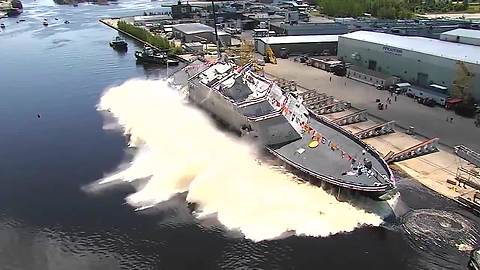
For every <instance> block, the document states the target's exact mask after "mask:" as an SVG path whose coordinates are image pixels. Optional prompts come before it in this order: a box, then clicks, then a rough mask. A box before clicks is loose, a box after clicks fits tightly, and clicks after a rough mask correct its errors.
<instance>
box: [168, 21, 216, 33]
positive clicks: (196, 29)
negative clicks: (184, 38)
mask: <svg viewBox="0 0 480 270" xmlns="http://www.w3.org/2000/svg"><path fill="white" fill-rule="evenodd" d="M172 28H173V29H176V30H177V31H180V32H183V33H185V34H187V35H189V34H197V33H204V32H214V31H215V29H213V27H210V26H208V25H205V24H201V23H181V24H175V25H172Z"/></svg>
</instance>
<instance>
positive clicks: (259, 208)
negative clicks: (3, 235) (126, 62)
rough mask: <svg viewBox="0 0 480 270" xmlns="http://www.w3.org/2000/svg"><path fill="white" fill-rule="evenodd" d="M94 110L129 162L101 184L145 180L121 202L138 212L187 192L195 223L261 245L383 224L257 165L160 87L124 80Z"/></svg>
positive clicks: (246, 149) (248, 152)
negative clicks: (119, 138) (117, 136)
mask: <svg viewBox="0 0 480 270" xmlns="http://www.w3.org/2000/svg"><path fill="white" fill-rule="evenodd" d="M98 110H99V111H108V112H109V114H111V116H113V117H114V118H115V119H116V121H118V125H113V126H112V125H108V126H109V128H115V127H117V128H121V130H122V131H123V133H124V134H125V135H128V138H129V144H128V146H129V147H130V148H135V149H136V152H135V156H134V158H133V160H132V161H131V162H130V163H129V164H128V165H127V166H123V167H121V168H120V169H119V170H118V171H117V172H116V173H113V174H111V175H109V176H106V177H104V178H103V179H100V180H99V181H97V182H96V183H95V184H93V187H99V186H102V185H105V184H106V183H119V182H133V183H135V182H137V181H138V180H141V179H144V180H145V179H147V180H146V183H144V184H143V185H142V186H138V185H137V186H136V188H137V191H136V192H135V193H133V194H131V195H130V196H128V197H127V198H126V200H127V202H128V203H129V204H130V205H132V206H133V207H135V208H137V209H145V208H148V207H151V206H154V205H156V204H158V203H161V202H165V201H167V200H169V199H170V198H172V197H173V196H175V195H176V194H178V193H182V192H186V193H187V197H186V199H187V201H188V202H192V203H196V204H197V205H198V207H199V210H200V211H199V212H200V214H199V215H198V218H200V219H202V217H206V216H211V215H215V216H216V217H217V218H218V221H219V222H220V223H222V224H223V225H224V226H225V227H227V228H229V229H233V230H238V231H240V232H241V233H242V234H244V235H245V237H247V238H250V239H252V240H256V241H260V240H264V239H272V238H275V237H279V236H280V235H282V234H283V233H285V232H288V231H290V232H291V231H293V232H295V234H297V235H308V236H328V235H331V234H336V233H339V232H346V231H352V230H354V229H355V228H356V227H358V226H361V225H373V226H378V225H380V223H381V222H382V219H381V218H380V217H379V216H378V215H375V214H372V213H367V212H365V211H364V210H361V209H357V208H355V207H354V206H352V205H350V204H348V203H345V202H339V201H337V200H336V199H335V198H334V197H333V196H331V195H330V194H328V193H326V192H325V191H323V190H322V189H321V188H318V187H314V186H311V185H309V184H306V183H303V182H299V181H295V176H293V175H292V174H290V173H287V172H285V171H282V170H278V169H275V168H274V167H273V166H272V165H268V164H266V163H259V162H257V161H256V158H257V154H256V152H255V149H254V148H253V147H251V146H249V145H247V144H246V143H245V142H242V141H241V140H240V139H238V138H234V137H231V136H228V135H227V134H225V133H223V132H222V131H220V130H219V129H217V128H216V127H215V125H214V123H213V122H212V121H211V120H210V118H209V117H208V116H207V115H205V114H204V113H203V112H201V111H200V110H198V109H196V108H195V107H193V106H190V105H188V104H187V103H186V102H185V101H184V100H183V99H182V97H181V96H180V95H179V94H178V91H177V90H175V89H172V88H171V87H169V86H168V84H167V82H166V81H145V80H130V81H127V82H125V83H124V84H122V85H120V86H116V87H112V88H110V89H108V90H107V91H106V92H105V93H104V94H103V96H102V97H101V99H100V102H99V104H98Z"/></svg>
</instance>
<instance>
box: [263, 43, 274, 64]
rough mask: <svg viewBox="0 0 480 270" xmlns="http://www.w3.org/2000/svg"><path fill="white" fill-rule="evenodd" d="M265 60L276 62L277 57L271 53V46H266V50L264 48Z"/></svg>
mask: <svg viewBox="0 0 480 270" xmlns="http://www.w3.org/2000/svg"><path fill="white" fill-rule="evenodd" d="M265 62H267V63H272V64H277V57H275V54H274V53H273V51H272V48H270V47H268V48H267V50H265Z"/></svg>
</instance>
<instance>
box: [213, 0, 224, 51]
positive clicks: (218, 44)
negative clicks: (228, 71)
mask: <svg viewBox="0 0 480 270" xmlns="http://www.w3.org/2000/svg"><path fill="white" fill-rule="evenodd" d="M212 9H213V25H214V27H215V41H216V43H217V44H216V45H217V58H218V59H220V58H221V57H222V55H221V54H220V42H219V40H218V30H217V14H216V13H215V1H214V0H212Z"/></svg>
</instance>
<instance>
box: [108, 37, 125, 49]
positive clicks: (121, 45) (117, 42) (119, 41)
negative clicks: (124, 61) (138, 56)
mask: <svg viewBox="0 0 480 270" xmlns="http://www.w3.org/2000/svg"><path fill="white" fill-rule="evenodd" d="M127 46H128V44H127V42H125V40H124V39H123V38H121V37H119V36H116V37H115V39H114V40H112V41H110V47H112V48H114V49H116V50H126V49H127Z"/></svg>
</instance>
